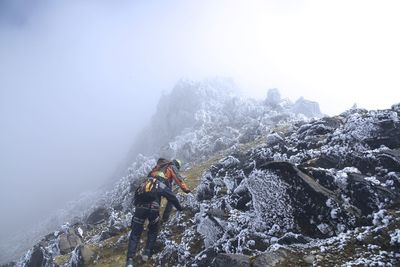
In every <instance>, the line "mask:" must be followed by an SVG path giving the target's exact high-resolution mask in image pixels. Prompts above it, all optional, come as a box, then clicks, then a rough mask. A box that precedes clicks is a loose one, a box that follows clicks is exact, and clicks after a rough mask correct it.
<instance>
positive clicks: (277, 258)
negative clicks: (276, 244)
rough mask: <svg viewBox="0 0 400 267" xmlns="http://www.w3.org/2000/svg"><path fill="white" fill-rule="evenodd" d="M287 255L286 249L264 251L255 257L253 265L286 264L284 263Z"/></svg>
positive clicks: (271, 266) (259, 266) (271, 265)
mask: <svg viewBox="0 0 400 267" xmlns="http://www.w3.org/2000/svg"><path fill="white" fill-rule="evenodd" d="M286 257H287V252H286V251H285V250H277V251H272V252H266V253H263V254H261V255H259V256H257V258H256V259H255V261H254V263H253V267H265V266H269V267H273V266H285V265H283V263H284V261H285V259H286Z"/></svg>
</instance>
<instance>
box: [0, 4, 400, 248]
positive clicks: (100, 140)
mask: <svg viewBox="0 0 400 267" xmlns="http://www.w3.org/2000/svg"><path fill="white" fill-rule="evenodd" d="M399 12H400V8H399V3H398V1H380V2H379V3H378V2H376V1H361V0H360V1H334V2H328V1H316V0H315V1H295V0H290V1H289V0H288V1H278V0H272V1H228V0H226V1H211V0H206V1H164V2H162V3H160V2H158V1H94V0H93V1H44V0H43V1H42V0H2V1H0V125H1V126H0V127H1V131H0V165H1V168H0V214H1V218H2V219H1V222H0V223H1V225H0V239H1V240H3V238H2V237H5V236H6V235H12V234H13V233H15V232H16V231H22V230H25V229H29V227H30V225H31V224H32V223H34V222H36V221H38V220H40V219H42V218H44V217H46V216H48V214H50V213H51V212H53V211H55V210H56V209H58V208H61V207H62V206H63V205H65V203H66V202H67V201H69V200H73V199H75V198H77V197H78V196H79V194H81V193H82V192H85V191H87V190H95V189H97V188H98V187H100V186H101V185H102V184H104V182H105V181H106V180H108V179H110V177H112V176H113V175H114V174H115V172H116V170H118V167H119V166H120V164H121V163H122V162H124V159H125V157H126V155H127V153H128V151H129V148H130V145H131V144H132V143H133V140H134V136H135V134H136V133H137V132H138V131H139V130H140V129H141V127H143V126H144V125H145V124H146V122H147V121H148V120H149V118H150V116H151V115H152V114H153V113H154V109H155V107H156V104H157V102H158V100H159V98H160V96H161V94H162V93H163V92H168V91H169V90H171V89H172V88H173V86H174V84H175V83H176V82H177V81H178V80H179V79H180V78H182V77H189V78H193V79H203V78H204V77H208V76H228V77H233V78H234V79H235V81H236V82H237V84H238V86H239V87H240V88H241V89H242V91H243V93H244V94H245V95H248V96H251V97H256V98H263V97H265V95H266V90H267V89H268V88H279V89H280V91H281V94H282V95H283V96H286V97H289V98H290V99H292V100H293V101H294V100H296V99H297V98H298V97H300V96H304V97H306V98H308V99H311V100H315V101H318V102H319V103H320V106H321V110H322V112H324V113H326V114H330V115H333V114H337V113H340V112H342V111H343V110H345V109H347V108H350V107H351V106H352V105H353V104H354V103H357V104H358V106H360V107H364V108H388V107H390V105H391V104H393V103H395V102H399V101H400V76H399V75H398V74H399V73H400V64H399V63H398V62H400V50H399V49H398V47H400V40H399V37H398V34H396V32H397V31H398V29H397V28H398V25H400V17H399V16H398V14H399Z"/></svg>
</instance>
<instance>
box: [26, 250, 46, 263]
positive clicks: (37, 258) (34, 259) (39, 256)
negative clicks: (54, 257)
mask: <svg viewBox="0 0 400 267" xmlns="http://www.w3.org/2000/svg"><path fill="white" fill-rule="evenodd" d="M45 262H46V260H45V257H44V253H43V250H42V248H41V247H40V246H35V247H34V248H33V251H32V254H31V257H30V259H29V260H28V262H27V265H26V267H42V266H45Z"/></svg>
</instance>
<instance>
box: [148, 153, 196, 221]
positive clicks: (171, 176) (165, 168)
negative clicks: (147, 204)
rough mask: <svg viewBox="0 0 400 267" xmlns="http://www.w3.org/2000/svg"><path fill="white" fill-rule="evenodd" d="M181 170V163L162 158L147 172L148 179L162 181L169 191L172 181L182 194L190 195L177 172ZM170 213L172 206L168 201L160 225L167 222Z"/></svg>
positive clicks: (176, 160)
mask: <svg viewBox="0 0 400 267" xmlns="http://www.w3.org/2000/svg"><path fill="white" fill-rule="evenodd" d="M180 169H181V161H180V160H178V159H174V160H172V161H169V160H166V159H164V158H159V159H158V160H157V165H156V166H155V167H154V168H153V169H152V170H151V171H150V172H149V174H148V177H156V178H159V179H160V180H161V181H163V182H164V183H165V184H166V185H167V186H168V187H169V188H170V189H171V190H172V182H173V181H174V182H175V183H176V184H177V185H178V186H179V187H180V188H181V189H182V191H183V192H185V193H186V194H187V193H190V192H191V190H190V189H189V187H188V186H187V184H186V183H185V182H184V181H183V179H184V178H183V177H182V176H181V175H180V173H179V170H180ZM171 211H172V204H171V203H170V201H168V202H167V205H166V207H165V210H164V213H163V215H162V219H161V223H164V222H166V221H168V218H169V216H170V214H171Z"/></svg>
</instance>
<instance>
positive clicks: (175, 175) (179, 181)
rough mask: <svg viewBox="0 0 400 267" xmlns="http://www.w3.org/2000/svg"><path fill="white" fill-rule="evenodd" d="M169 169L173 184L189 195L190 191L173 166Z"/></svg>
mask: <svg viewBox="0 0 400 267" xmlns="http://www.w3.org/2000/svg"><path fill="white" fill-rule="evenodd" d="M170 168H171V173H172V179H173V180H174V181H175V183H176V184H177V185H178V186H179V187H180V188H181V189H182V191H183V192H185V193H190V192H191V191H190V189H189V187H188V186H187V184H186V183H185V182H184V181H183V177H182V176H181V175H180V173H179V170H178V169H177V168H176V167H175V166H174V165H172V166H170Z"/></svg>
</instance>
